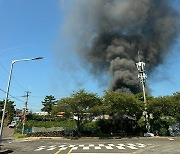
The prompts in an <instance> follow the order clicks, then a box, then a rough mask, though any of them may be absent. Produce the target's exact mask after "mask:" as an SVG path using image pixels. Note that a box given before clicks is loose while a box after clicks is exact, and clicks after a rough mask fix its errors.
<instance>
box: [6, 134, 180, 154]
mask: <svg viewBox="0 0 180 154" xmlns="http://www.w3.org/2000/svg"><path fill="white" fill-rule="evenodd" d="M3 145H4V146H3V147H4V148H7V149H10V150H12V153H13V154H95V153H99V154H100V153H103V154H106V153H107V154H113V153H116V154H117V153H121V154H180V138H167V137H166V138H131V139H130V138H123V139H103V140H99V139H79V140H62V139H59V140H57V139H41V140H29V139H14V140H13V139H7V140H4V141H3Z"/></svg>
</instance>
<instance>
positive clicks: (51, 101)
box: [41, 95, 57, 114]
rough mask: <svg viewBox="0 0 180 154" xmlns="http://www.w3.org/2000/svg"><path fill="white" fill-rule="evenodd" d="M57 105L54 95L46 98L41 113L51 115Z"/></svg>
mask: <svg viewBox="0 0 180 154" xmlns="http://www.w3.org/2000/svg"><path fill="white" fill-rule="evenodd" d="M56 103H57V100H56V98H55V97H54V96H52V95H49V96H46V97H45V99H44V101H43V102H42V105H43V106H44V107H43V108H42V109H41V111H45V112H48V113H49V114H50V113H51V111H52V108H53V106H54V105H56Z"/></svg>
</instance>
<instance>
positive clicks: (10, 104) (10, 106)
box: [0, 100, 15, 122]
mask: <svg viewBox="0 0 180 154" xmlns="http://www.w3.org/2000/svg"><path fill="white" fill-rule="evenodd" d="M4 102H5V100H3V101H0V109H1V111H2V109H3V108H4ZM14 106H15V105H14V101H11V100H8V101H7V105H6V117H5V118H6V120H7V122H10V121H12V120H13V117H14V114H15V108H14ZM1 115H2V112H1Z"/></svg>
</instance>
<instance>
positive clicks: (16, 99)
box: [0, 88, 24, 102]
mask: <svg viewBox="0 0 180 154" xmlns="http://www.w3.org/2000/svg"><path fill="white" fill-rule="evenodd" d="M0 91H2V92H4V93H6V91H4V90H3V89H1V88H0ZM9 96H11V97H12V98H14V99H16V100H18V101H21V102H24V101H22V100H20V99H18V98H17V97H14V96H12V95H11V94H9Z"/></svg>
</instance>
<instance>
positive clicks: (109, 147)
mask: <svg viewBox="0 0 180 154" xmlns="http://www.w3.org/2000/svg"><path fill="white" fill-rule="evenodd" d="M105 147H106V149H108V150H111V149H113V148H112V147H111V146H105Z"/></svg>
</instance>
